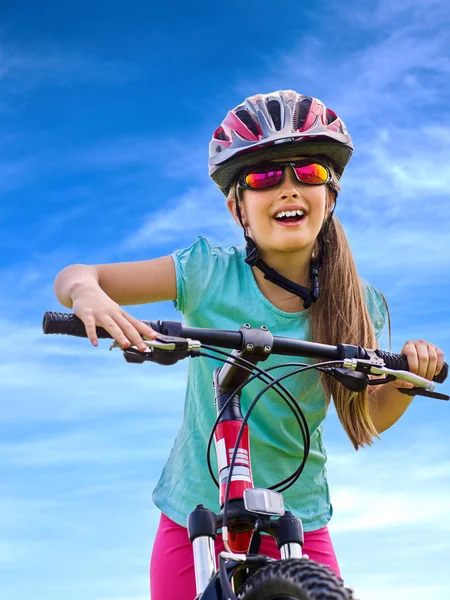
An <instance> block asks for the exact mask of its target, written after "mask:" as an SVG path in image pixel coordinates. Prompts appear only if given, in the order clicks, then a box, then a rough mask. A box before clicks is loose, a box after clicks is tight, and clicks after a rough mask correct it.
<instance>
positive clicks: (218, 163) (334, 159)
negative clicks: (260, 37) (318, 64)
mask: <svg viewBox="0 0 450 600" xmlns="http://www.w3.org/2000/svg"><path fill="white" fill-rule="evenodd" d="M352 153H353V145H352V140H351V137H350V135H349V134H348V132H347V129H346V127H345V125H344V123H343V121H342V120H341V119H340V118H339V117H338V116H337V115H336V113H334V112H333V111H332V110H330V109H329V108H326V106H325V105H324V104H323V103H322V102H321V101H320V100H318V99H317V98H312V97H311V96H304V95H302V94H298V93H297V92H294V91H293V90H280V91H278V92H272V93H270V94H257V95H256V96H251V97H250V98H246V99H245V100H244V102H243V103H242V104H239V106H236V107H235V108H233V109H232V110H230V111H229V112H228V114H227V116H226V117H225V119H224V120H223V121H222V123H221V124H220V125H219V127H218V128H217V129H216V130H215V132H214V133H213V136H212V139H211V142H210V144H209V175H210V177H211V178H212V179H213V181H214V182H215V183H216V184H217V185H218V186H219V188H220V189H221V190H222V192H223V193H224V194H225V195H227V194H228V192H229V189H230V187H231V185H232V183H233V181H234V180H235V179H236V177H237V175H238V174H239V172H240V171H241V170H242V169H243V168H245V167H251V166H253V165H255V164H258V163H259V162H261V161H262V160H264V161H266V160H271V159H275V158H291V157H293V156H296V155H299V154H301V155H315V156H318V155H321V156H325V157H327V158H328V159H329V160H330V162H331V164H332V166H333V168H334V171H335V173H336V176H337V178H338V179H339V178H340V177H341V175H342V173H343V171H344V169H345V167H346V165H347V163H348V162H349V160H350V158H351V156H352Z"/></svg>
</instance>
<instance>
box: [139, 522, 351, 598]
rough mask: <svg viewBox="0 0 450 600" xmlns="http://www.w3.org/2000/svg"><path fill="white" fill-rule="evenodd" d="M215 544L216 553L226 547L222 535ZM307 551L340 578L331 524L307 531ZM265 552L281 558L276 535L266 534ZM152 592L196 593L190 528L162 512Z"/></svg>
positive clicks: (166, 595) (176, 595)
mask: <svg viewBox="0 0 450 600" xmlns="http://www.w3.org/2000/svg"><path fill="white" fill-rule="evenodd" d="M215 545H216V555H217V554H218V553H219V552H222V550H224V547H223V542H222V536H221V535H220V534H218V535H217V538H216V543H215ZM303 553H304V554H307V555H308V556H309V558H311V559H312V560H315V561H317V562H319V563H322V564H324V565H328V566H329V567H330V568H331V569H332V570H333V571H334V572H335V573H336V574H337V575H338V576H339V577H340V572H339V566H338V563H337V560H336V555H335V554H334V549H333V545H332V543H331V539H330V534H329V532H328V527H322V528H321V529H318V530H317V531H309V532H305V544H304V546H303ZM261 554H265V555H267V556H270V557H272V558H280V551H279V550H278V548H277V546H276V543H275V540H274V539H273V538H272V537H270V536H268V535H263V536H262V542H261ZM150 591H151V600H194V598H195V596H196V589H195V574H194V559H193V553H192V545H191V543H190V541H189V538H188V534H187V529H186V528H185V527H182V526H181V525H178V524H177V523H174V521H172V520H171V519H169V518H168V517H166V515H164V514H162V515H161V520H160V523H159V527H158V531H157V532H156V538H155V543H154V545H153V553H152V560H151V563H150Z"/></svg>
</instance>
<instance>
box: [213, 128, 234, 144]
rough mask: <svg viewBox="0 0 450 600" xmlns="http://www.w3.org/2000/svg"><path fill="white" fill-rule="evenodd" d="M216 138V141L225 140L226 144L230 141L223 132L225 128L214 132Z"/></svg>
mask: <svg viewBox="0 0 450 600" xmlns="http://www.w3.org/2000/svg"><path fill="white" fill-rule="evenodd" d="M214 137H215V138H216V140H223V141H224V142H229V141H230V138H229V137H228V136H227V134H226V133H225V131H224V130H223V127H219V128H218V129H216V131H215V132H214Z"/></svg>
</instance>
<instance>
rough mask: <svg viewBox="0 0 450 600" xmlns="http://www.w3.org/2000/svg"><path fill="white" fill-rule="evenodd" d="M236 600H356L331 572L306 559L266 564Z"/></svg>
mask: <svg viewBox="0 0 450 600" xmlns="http://www.w3.org/2000/svg"><path fill="white" fill-rule="evenodd" d="M239 600H355V598H354V596H353V591H352V590H351V589H349V588H346V587H345V586H344V582H343V581H342V579H340V578H339V577H338V576H337V575H336V574H335V573H334V572H333V571H332V570H331V569H329V568H328V567H326V566H325V565H321V564H319V563H317V562H315V561H313V560H309V559H306V558H303V559H296V558H290V559H286V560H279V561H276V562H272V563H268V564H267V565H264V566H263V567H261V568H259V569H258V570H257V571H255V573H253V574H252V575H251V576H250V577H249V578H248V580H247V581H246V582H245V583H244V585H243V586H242V587H241V588H240V590H239Z"/></svg>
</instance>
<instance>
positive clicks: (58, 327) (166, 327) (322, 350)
mask: <svg viewBox="0 0 450 600" xmlns="http://www.w3.org/2000/svg"><path fill="white" fill-rule="evenodd" d="M143 322H144V323H146V324H147V325H149V326H150V327H151V328H152V329H153V330H154V331H156V332H158V333H160V334H162V336H171V337H176V338H184V339H194V340H198V341H199V342H200V343H201V344H208V345H211V346H217V347H220V348H228V349H237V350H240V349H243V348H245V326H244V328H241V330H240V331H226V330H216V329H206V328H196V327H184V326H183V325H182V324H181V323H179V322H176V321H151V322H149V321H143ZM42 329H43V332H44V333H46V334H64V335H71V336H76V337H87V335H86V329H85V326H84V323H83V321H81V319H79V318H78V317H77V316H76V315H74V314H72V313H57V312H46V313H45V314H44V318H43V323H42ZM261 329H262V333H261V343H262V344H264V341H263V340H265V341H267V340H268V339H270V342H271V343H270V353H271V354H278V355H284V356H299V357H306V358H313V359H319V360H344V359H360V360H367V361H371V362H372V363H373V362H375V363H377V362H378V364H379V365H380V366H386V367H387V368H389V369H392V370H397V371H408V370H409V369H408V361H407V358H406V356H405V355H403V354H394V353H391V352H385V351H383V350H369V349H366V348H362V347H361V346H353V345H349V344H339V345H338V346H330V345H327V344H319V343H316V342H306V341H303V340H295V339H292V338H285V337H279V336H272V335H271V334H270V332H267V329H266V328H264V327H262V328H261ZM97 336H98V337H99V338H102V339H105V338H109V339H112V336H111V335H110V334H109V333H108V332H107V331H106V330H105V329H103V328H102V327H97ZM255 350H256V351H258V349H255ZM260 350H261V353H262V354H263V353H264V350H263V348H261V349H260ZM265 352H266V353H267V351H265ZM447 375H448V364H447V363H444V365H443V367H442V370H441V372H440V373H439V374H438V375H436V376H435V377H434V378H433V381H435V382H436V383H443V382H444V381H445V380H446V378H447Z"/></svg>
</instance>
